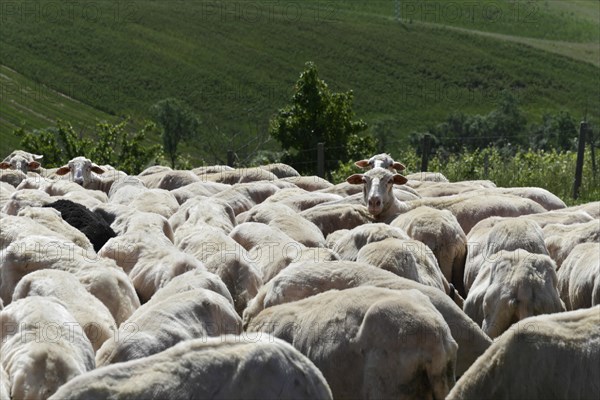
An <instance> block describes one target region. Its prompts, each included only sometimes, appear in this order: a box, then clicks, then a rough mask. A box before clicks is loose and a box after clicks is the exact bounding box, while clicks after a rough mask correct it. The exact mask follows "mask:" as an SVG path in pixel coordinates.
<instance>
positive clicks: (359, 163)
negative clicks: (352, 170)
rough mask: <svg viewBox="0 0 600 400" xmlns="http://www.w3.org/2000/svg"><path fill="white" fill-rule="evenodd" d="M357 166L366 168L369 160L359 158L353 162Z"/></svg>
mask: <svg viewBox="0 0 600 400" xmlns="http://www.w3.org/2000/svg"><path fill="white" fill-rule="evenodd" d="M354 165H356V166H357V167H358V168H368V167H369V160H360V161H357V162H355V163H354Z"/></svg>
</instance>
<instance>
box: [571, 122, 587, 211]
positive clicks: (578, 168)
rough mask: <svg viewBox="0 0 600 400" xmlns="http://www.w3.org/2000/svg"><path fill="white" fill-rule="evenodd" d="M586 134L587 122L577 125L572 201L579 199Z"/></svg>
mask: <svg viewBox="0 0 600 400" xmlns="http://www.w3.org/2000/svg"><path fill="white" fill-rule="evenodd" d="M586 132H587V122H585V121H581V123H580V124H579V145H578V147H577V164H576V165H575V183H574V185H573V199H575V200H577V198H578V197H579V187H580V186H581V180H582V175H583V156H584V154H585V133H586Z"/></svg>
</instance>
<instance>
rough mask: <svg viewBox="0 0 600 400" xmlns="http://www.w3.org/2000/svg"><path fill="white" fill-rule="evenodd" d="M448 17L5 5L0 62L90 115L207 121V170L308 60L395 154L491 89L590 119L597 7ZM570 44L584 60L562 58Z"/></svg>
mask: <svg viewBox="0 0 600 400" xmlns="http://www.w3.org/2000/svg"><path fill="white" fill-rule="evenodd" d="M451 3H452V4H454V5H455V8H454V9H449V8H448V7H447V6H445V4H448V3H446V2H440V1H430V2H423V1H413V2H407V1H398V2H397V1H395V0H386V1H383V0H381V1H358V0H340V1H333V2H323V1H317V0H311V1H306V2H291V1H289V2H288V1H280V2H271V1H253V2H244V1H241V2H240V1H220V2H205V1H162V0H155V1H152V0H145V1H143V2H142V1H136V2H133V1H132V2H126V1H125V2H124V1H121V2H116V1H103V0H100V1H93V2H85V1H84V2H76V3H69V4H71V6H70V7H67V6H66V5H62V3H57V2H54V1H50V0H40V1H39V2H35V3H32V2H30V1H13V2H10V4H11V7H12V8H7V7H5V6H3V7H2V13H3V15H2V24H0V46H1V48H2V52H0V64H2V65H6V66H8V67H10V68H11V69H13V70H15V71H18V72H19V73H21V74H23V75H24V76H26V77H28V78H29V79H31V80H32V81H34V82H41V83H44V84H45V85H47V86H48V87H50V88H52V89H54V90H56V91H58V92H63V93H68V94H69V96H70V97H72V98H74V99H76V100H78V101H79V102H81V103H83V104H86V105H89V106H91V107H93V108H94V109H96V110H98V114H99V115H100V117H101V116H102V115H104V116H106V115H110V116H114V117H117V116H120V115H124V114H132V115H133V116H134V117H136V118H137V119H138V120H139V119H142V118H147V117H148V109H149V107H150V105H152V104H153V103H155V102H157V101H159V100H161V99H164V98H166V97H178V98H181V99H183V100H185V101H186V102H188V103H189V104H190V105H191V106H192V107H193V108H194V109H195V110H196V111H197V112H198V114H199V115H200V117H201V119H202V120H203V126H202V129H203V135H204V137H203V138H202V139H201V140H199V141H198V142H199V144H198V145H197V146H195V148H190V149H189V151H191V152H193V153H197V154H194V156H198V155H202V156H204V157H205V158H206V159H207V161H208V162H211V161H213V160H214V159H216V157H219V158H220V159H221V160H223V159H224V157H225V150H226V149H227V148H234V149H235V150H238V149H240V148H241V147H242V146H243V145H244V143H247V142H248V141H250V140H251V139H253V138H256V137H257V136H260V135H264V133H265V132H266V129H267V126H268V120H269V118H270V117H271V116H272V115H273V113H274V112H275V111H276V110H277V109H278V108H279V107H281V106H283V105H284V104H286V103H287V102H288V99H289V96H290V94H291V90H292V86H293V83H294V82H295V81H296V79H297V78H298V75H299V73H300V72H301V70H302V68H303V65H304V62H305V61H307V60H311V61H314V62H315V63H316V64H317V66H318V67H319V71H320V75H321V77H322V78H323V79H325V81H326V82H327V83H328V84H329V85H330V87H331V88H333V89H334V90H348V89H352V90H354V94H355V111H356V112H357V115H358V116H359V117H361V118H363V119H364V120H366V121H367V122H369V123H370V125H371V126H372V129H373V130H383V129H384V130H385V132H388V133H389V134H390V135H393V140H392V141H390V142H391V143H392V145H394V143H395V145H396V146H400V145H401V143H402V138H403V137H405V136H406V135H407V134H408V133H410V132H411V131H413V130H421V129H426V127H427V126H428V125H432V124H435V123H437V122H439V121H441V120H442V119H443V118H444V117H445V116H446V115H447V114H448V113H450V112H452V111H457V110H458V111H463V112H465V113H486V112H488V111H490V110H491V109H493V108H494V106H495V100H496V99H497V98H498V96H499V93H500V92H501V91H502V90H503V89H510V90H512V91H514V92H515V93H516V94H517V95H518V97H519V99H520V100H521V104H522V107H523V108H524V110H525V111H526V113H527V116H528V118H529V120H530V121H531V122H533V121H534V120H535V119H537V118H539V116H541V115H542V114H543V113H544V112H556V111H558V110H561V109H566V110H568V111H569V112H571V114H573V115H574V116H576V117H577V118H581V117H582V116H583V114H584V112H585V111H586V110H587V111H588V118H589V119H591V120H592V121H593V122H598V121H599V120H600V115H599V111H598V110H600V89H599V88H600V74H599V68H598V67H597V64H595V63H594V60H595V56H594V53H593V49H595V48H597V46H598V44H599V43H600V39H599V38H598V32H599V30H598V27H599V21H598V11H599V8H598V7H599V4H600V3H599V2H598V1H596V0H593V1H575V2H558V1H536V2H534V3H530V2H511V1H481V2H473V1H472V0H464V1H463V0H461V1H454V2H451ZM474 3H476V6H473V4H474ZM559 3H560V4H559ZM396 4H400V7H399V8H397V7H396ZM515 4H517V5H520V6H522V7H526V6H527V5H529V7H530V8H528V9H523V8H521V9H519V8H518V7H517V9H515V7H516V5H515ZM28 7H29V8H28ZM32 7H33V9H32ZM426 7H429V8H426ZM532 7H533V8H532ZM398 10H399V13H398ZM453 10H458V11H453ZM478 10H479V11H478ZM453 12H454V13H455V14H452V13H453ZM458 12H460V17H457V16H456V15H458V14H456V13H458ZM594 13H595V14H594ZM594 15H595V17H594ZM398 17H400V19H397V18H398ZM447 26H450V27H451V29H450V28H448V27H447ZM41 32H43V34H40V33H41ZM481 32H484V33H485V32H487V33H491V34H493V35H492V36H486V35H483V34H482V33H481ZM494 35H496V36H494ZM507 36H510V37H513V38H519V39H521V40H530V41H531V43H516V42H515V41H514V40H508V39H510V38H507ZM523 38H524V39H523ZM536 40H537V41H543V43H544V44H547V45H554V47H556V48H559V49H560V51H551V50H548V48H546V49H544V48H543V47H540V46H534V45H533V44H532V43H534V42H535V41H536ZM571 42H575V43H576V45H572V44H571ZM577 46H580V47H581V46H584V47H585V46H588V47H589V48H591V49H592V51H591V52H585V51H583V52H579V53H578V54H580V55H579V56H576V55H574V52H573V51H571V53H573V54H571V53H569V51H566V50H569V49H570V48H571V47H573V48H577ZM588 47H586V48H588ZM557 53H558V54H557ZM586 57H587V59H586ZM1 101H2V110H3V115H4V113H5V111H4V110H8V115H12V114H14V113H15V112H16V107H17V106H15V104H14V103H13V102H12V99H11V98H10V96H9V97H8V98H5V96H3V98H2V99H1ZM48 103H49V102H48ZM77 104H79V103H77ZM39 107H40V109H41V108H43V107H48V106H46V105H40V106H39ZM66 107H68V106H66ZM35 113H39V111H38V106H36V107H34V108H32V114H35ZM42 114H44V113H42ZM44 115H45V114H44ZM57 116H59V115H57ZM73 118H74V119H75V120H73V121H72V122H74V123H82V124H85V123H88V121H91V120H93V119H96V118H98V116H97V115H96V114H93V115H92V114H89V115H84V114H79V115H75V116H74V117H73ZM27 119H28V120H31V121H32V122H31V124H30V125H31V126H34V127H38V126H40V125H42V124H43V123H44V121H43V120H36V121H33V117H27ZM9 130H10V127H9V126H8V125H7V124H2V125H1V126H0V138H1V139H2V140H3V142H4V143H9V145H14V139H12V138H11V137H10V132H9ZM215 135H216V136H218V138H219V142H218V143H217V144H216V145H214V146H213V148H212V149H208V148H207V147H206V143H207V142H209V140H208V138H213V137H214V136H215ZM266 146H267V147H269V146H274V144H273V143H271V144H267V145H266ZM390 150H391V151H393V150H394V149H393V148H392V149H390Z"/></svg>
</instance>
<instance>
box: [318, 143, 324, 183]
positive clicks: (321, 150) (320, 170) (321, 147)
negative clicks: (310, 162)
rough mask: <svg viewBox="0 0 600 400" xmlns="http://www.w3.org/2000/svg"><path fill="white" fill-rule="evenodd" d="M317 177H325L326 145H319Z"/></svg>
mask: <svg viewBox="0 0 600 400" xmlns="http://www.w3.org/2000/svg"><path fill="white" fill-rule="evenodd" d="M317 176H318V177H319V178H324V177H325V143H323V142H321V143H317Z"/></svg>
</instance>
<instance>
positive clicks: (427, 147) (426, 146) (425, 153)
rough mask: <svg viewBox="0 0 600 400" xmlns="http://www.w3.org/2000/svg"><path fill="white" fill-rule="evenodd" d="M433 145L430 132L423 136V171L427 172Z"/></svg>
mask: <svg viewBox="0 0 600 400" xmlns="http://www.w3.org/2000/svg"><path fill="white" fill-rule="evenodd" d="M430 145H431V138H430V136H429V133H426V134H425V135H424V136H423V147H422V149H421V172H427V167H428V165H429V151H430Z"/></svg>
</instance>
